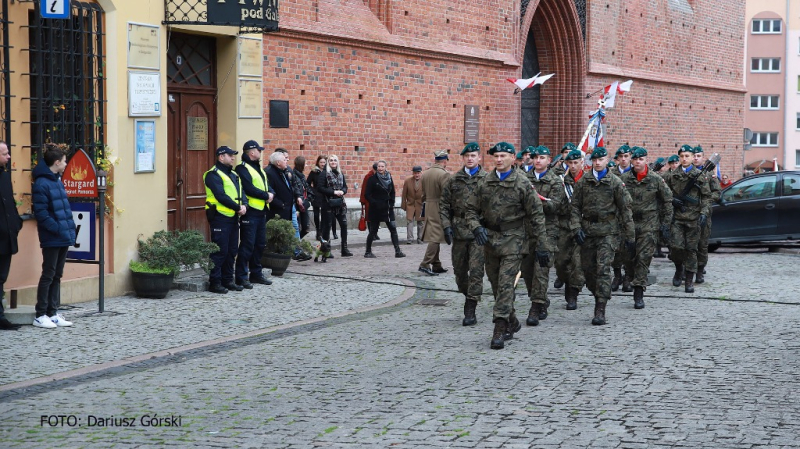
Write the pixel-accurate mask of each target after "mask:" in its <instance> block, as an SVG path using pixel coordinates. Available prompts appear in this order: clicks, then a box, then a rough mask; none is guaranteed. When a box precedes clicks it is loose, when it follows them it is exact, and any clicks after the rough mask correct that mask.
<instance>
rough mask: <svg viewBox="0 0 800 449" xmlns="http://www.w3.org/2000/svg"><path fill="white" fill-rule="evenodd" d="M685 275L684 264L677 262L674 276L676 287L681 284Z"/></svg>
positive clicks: (673, 283)
mask: <svg viewBox="0 0 800 449" xmlns="http://www.w3.org/2000/svg"><path fill="white" fill-rule="evenodd" d="M682 276H683V264H677V263H676V264H675V275H674V276H672V285H673V286H674V287H680V286H681V280H682Z"/></svg>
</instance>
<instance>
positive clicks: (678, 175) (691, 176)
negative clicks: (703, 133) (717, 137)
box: [668, 147, 711, 293]
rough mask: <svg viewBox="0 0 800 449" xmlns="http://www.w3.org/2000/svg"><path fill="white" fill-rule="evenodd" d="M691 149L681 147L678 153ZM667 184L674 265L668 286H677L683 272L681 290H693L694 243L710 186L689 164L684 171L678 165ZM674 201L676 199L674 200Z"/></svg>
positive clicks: (707, 205)
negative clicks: (669, 194)
mask: <svg viewBox="0 0 800 449" xmlns="http://www.w3.org/2000/svg"><path fill="white" fill-rule="evenodd" d="M685 151H692V149H691V148H689V149H684V148H683V147H682V148H681V152H685ZM689 183H694V186H693V187H692V188H691V189H690V190H689V193H688V194H687V195H686V198H682V197H680V195H681V194H682V193H683V191H684V190H685V189H686V186H687V185H688V184H689ZM668 185H669V187H670V189H672V196H673V205H674V206H675V209H674V214H673V215H674V220H673V224H672V244H671V246H670V256H671V257H670V259H671V260H672V262H673V263H674V264H675V276H674V277H673V278H672V285H674V286H676V287H678V286H680V285H681V277H682V276H683V272H684V271H686V285H685V291H686V292H687V293H693V292H694V274H695V273H696V272H697V245H698V243H699V242H700V226H699V225H700V221H701V216H702V217H704V219H707V217H708V214H709V211H710V209H711V189H710V188H709V186H708V180H707V179H706V178H705V177H704V176H701V174H700V170H698V169H697V167H695V166H694V165H690V166H689V168H688V171H687V170H685V169H683V167H680V166H679V167H678V168H677V169H675V172H674V173H673V174H672V175H671V176H670V179H669V182H668ZM676 200H677V201H676Z"/></svg>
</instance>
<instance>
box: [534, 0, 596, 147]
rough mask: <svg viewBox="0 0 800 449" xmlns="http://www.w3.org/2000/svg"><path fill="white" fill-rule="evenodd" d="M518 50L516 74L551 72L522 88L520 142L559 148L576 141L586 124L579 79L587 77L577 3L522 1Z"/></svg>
mask: <svg viewBox="0 0 800 449" xmlns="http://www.w3.org/2000/svg"><path fill="white" fill-rule="evenodd" d="M523 6H524V10H523V12H524V17H523V21H522V27H521V31H522V36H524V40H523V42H525V45H524V47H522V48H521V49H520V54H519V56H520V57H521V60H522V73H521V74H520V77H521V78H529V77H532V76H534V75H536V74H537V73H539V72H541V73H542V74H549V73H555V74H556V76H554V77H553V78H551V79H550V80H548V81H547V83H546V84H544V85H542V86H536V87H534V88H532V89H526V90H524V91H522V95H521V97H522V98H521V101H520V134H521V135H520V142H521V144H522V148H525V147H526V146H528V145H546V146H547V147H549V148H550V149H560V148H561V146H562V145H563V144H564V143H565V142H568V141H573V142H575V143H577V140H579V139H580V137H581V134H582V132H583V128H584V125H585V123H584V122H585V120H584V117H583V116H584V112H585V111H583V108H582V106H583V91H584V88H583V83H584V79H585V77H586V57H585V53H584V37H583V32H582V29H581V22H580V18H579V16H578V10H577V7H576V4H575V3H574V2H572V1H563V0H530V1H529V2H523Z"/></svg>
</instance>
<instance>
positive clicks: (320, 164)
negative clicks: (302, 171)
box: [307, 155, 328, 240]
mask: <svg viewBox="0 0 800 449" xmlns="http://www.w3.org/2000/svg"><path fill="white" fill-rule="evenodd" d="M326 165H328V158H327V157H325V156H323V155H319V156H317V161H316V162H315V163H314V168H312V169H311V172H310V173H309V174H308V178H307V182H308V189H309V194H310V196H311V205H312V206H314V229H315V230H316V234H317V240H319V238H320V236H322V227H321V223H320V215H321V214H320V212H321V211H322V202H323V198H322V194H321V193H319V192H318V191H317V184H318V183H319V181H318V179H319V178H318V177H319V175H320V173H323V172H324V171H325V166H326Z"/></svg>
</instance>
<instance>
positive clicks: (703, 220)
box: [697, 214, 708, 229]
mask: <svg viewBox="0 0 800 449" xmlns="http://www.w3.org/2000/svg"><path fill="white" fill-rule="evenodd" d="M707 223H708V217H706V216H705V215H702V214H701V215H700V218H698V219H697V224H698V225H700V229H704V228H705V227H706V224H707Z"/></svg>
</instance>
